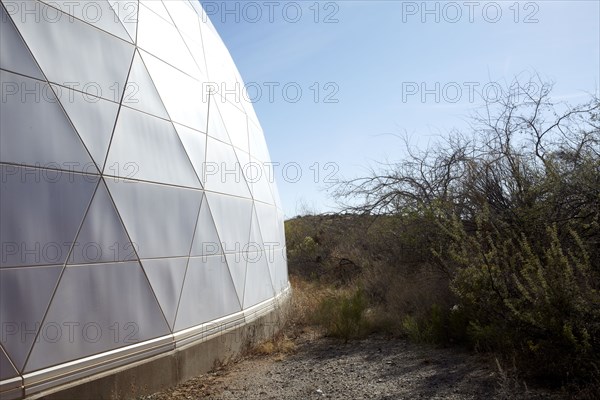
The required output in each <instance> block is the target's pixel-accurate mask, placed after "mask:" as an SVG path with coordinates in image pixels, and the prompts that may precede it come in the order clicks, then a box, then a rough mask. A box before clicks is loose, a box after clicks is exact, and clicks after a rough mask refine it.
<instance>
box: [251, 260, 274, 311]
mask: <svg viewBox="0 0 600 400" xmlns="http://www.w3.org/2000/svg"><path fill="white" fill-rule="evenodd" d="M246 258H247V259H248V262H247V264H246V284H245V290H244V308H248V307H251V306H253V305H255V304H258V303H260V302H261V301H265V300H267V299H270V298H271V297H273V295H274V292H273V284H272V283H271V273H270V271H269V265H268V261H267V256H266V253H265V252H253V253H248V254H247V255H246Z"/></svg>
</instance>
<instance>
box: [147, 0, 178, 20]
mask: <svg viewBox="0 0 600 400" xmlns="http://www.w3.org/2000/svg"><path fill="white" fill-rule="evenodd" d="M141 6H143V7H148V8H149V9H150V10H152V11H154V13H155V14H157V15H159V16H160V17H162V18H163V19H164V20H165V21H167V22H168V23H170V24H171V23H173V21H171V17H170V16H169V13H168V12H167V9H166V8H165V6H164V5H163V3H162V1H160V0H158V1H157V0H150V1H142V3H141Z"/></svg>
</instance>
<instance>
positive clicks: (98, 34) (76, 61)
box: [13, 3, 135, 101]
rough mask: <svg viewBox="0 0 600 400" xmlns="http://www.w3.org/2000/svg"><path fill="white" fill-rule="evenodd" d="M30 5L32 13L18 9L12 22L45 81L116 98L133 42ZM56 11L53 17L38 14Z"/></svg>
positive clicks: (123, 80) (118, 95) (45, 8)
mask: <svg viewBox="0 0 600 400" xmlns="http://www.w3.org/2000/svg"><path fill="white" fill-rule="evenodd" d="M34 7H35V9H36V12H34V13H27V12H25V11H22V12H21V13H20V15H19V17H20V18H15V19H14V20H13V21H14V22H15V26H16V27H17V29H18V30H19V32H20V33H21V35H22V36H23V39H24V40H25V42H26V43H27V45H28V46H29V48H30V49H31V53H32V54H33V56H34V57H35V59H36V60H37V62H38V64H39V65H40V68H41V69H42V71H44V73H45V75H46V77H47V78H48V80H49V81H50V82H53V83H56V84H59V85H62V86H70V85H73V86H75V87H74V88H75V89H77V90H82V91H84V92H86V93H89V94H91V95H98V96H101V97H104V98H106V99H109V100H115V101H118V100H119V99H120V98H121V94H122V93H123V87H124V86H125V80H126V79H127V74H128V71H129V67H130V65H131V60H132V59H133V51H134V49H135V47H134V46H133V44H131V43H129V42H126V41H124V40H122V39H119V38H118V37H115V36H112V35H107V34H106V32H103V31H101V30H99V29H97V28H95V27H93V26H91V25H89V24H87V23H85V22H83V21H80V20H78V19H74V18H70V17H69V16H67V15H65V14H61V13H60V11H56V10H53V9H52V8H50V7H49V6H48V5H46V4H43V3H36V4H35V6H34ZM57 14H58V16H57V17H55V18H53V19H50V18H41V17H40V16H45V15H57ZM57 43H60V46H58V45H57Z"/></svg>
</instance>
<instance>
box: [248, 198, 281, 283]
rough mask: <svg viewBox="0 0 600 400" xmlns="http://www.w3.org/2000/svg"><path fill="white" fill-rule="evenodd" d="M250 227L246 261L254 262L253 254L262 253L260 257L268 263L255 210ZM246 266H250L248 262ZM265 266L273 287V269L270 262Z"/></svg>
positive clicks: (254, 256) (254, 255)
mask: <svg viewBox="0 0 600 400" xmlns="http://www.w3.org/2000/svg"><path fill="white" fill-rule="evenodd" d="M250 226H251V227H250V242H249V246H248V251H247V258H248V260H255V258H256V257H258V256H257V255H256V254H255V253H257V252H262V253H263V254H262V256H263V257H267V261H269V258H268V256H267V253H266V251H267V249H266V248H265V245H264V243H263V240H262V235H261V233H260V226H259V225H258V218H257V217H256V210H255V209H253V210H252V224H251V225H250ZM248 265H249V266H251V265H250V262H249V263H248ZM267 265H268V267H269V274H270V276H271V283H272V284H273V286H275V268H274V266H273V264H272V263H270V262H268V263H267Z"/></svg>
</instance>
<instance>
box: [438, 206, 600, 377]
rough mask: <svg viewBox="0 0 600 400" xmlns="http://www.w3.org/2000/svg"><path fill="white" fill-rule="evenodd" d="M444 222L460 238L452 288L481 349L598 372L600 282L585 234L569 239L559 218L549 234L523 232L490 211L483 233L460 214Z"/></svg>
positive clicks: (582, 373)
mask: <svg viewBox="0 0 600 400" xmlns="http://www.w3.org/2000/svg"><path fill="white" fill-rule="evenodd" d="M444 226H445V229H447V227H448V226H450V227H451V229H454V230H455V232H454V235H453V236H454V237H455V239H459V240H454V241H453V242H452V245H451V246H450V252H449V254H450V255H451V258H452V259H453V261H454V262H456V263H457V273H456V277H455V278H454V280H453V281H452V285H451V287H452V289H453V291H454V293H455V294H456V296H457V297H458V298H459V299H460V301H461V304H462V305H463V306H464V307H465V310H467V314H468V316H469V319H470V321H469V329H468V334H469V338H470V339H471V341H472V343H473V344H474V345H475V346H476V347H478V348H480V349H486V350H502V351H504V352H506V351H507V350H509V351H511V352H514V353H516V354H518V355H519V360H520V361H521V362H522V366H524V367H526V368H527V370H528V371H531V372H533V373H535V374H537V375H544V376H546V377H550V376H554V377H562V378H564V379H567V378H570V377H578V378H579V379H583V378H591V377H594V376H596V377H597V376H598V375H597V374H598V372H599V371H598V359H599V357H600V292H599V291H598V284H599V283H600V281H599V280H598V275H597V274H595V273H594V272H593V269H592V264H591V260H590V256H589V254H588V252H587V250H586V246H585V245H584V244H583V242H582V240H581V239H580V238H579V235H578V234H577V233H575V232H574V231H573V230H570V231H569V235H570V237H569V236H568V237H566V238H565V239H564V240H561V239H560V238H559V233H558V228H557V226H556V225H555V224H552V225H549V226H546V233H545V235H542V236H538V237H535V238H529V237H526V236H525V235H520V236H518V235H516V234H510V233H506V232H502V231H501V230H500V229H498V228H495V227H491V225H490V224H489V219H488V217H487V214H485V213H484V217H483V218H480V219H479V222H478V227H479V229H478V233H477V234H476V235H467V234H466V233H465V231H464V228H463V227H462V225H461V224H460V223H459V222H457V220H456V219H455V220H454V221H453V222H448V223H446V224H445V225H444ZM486 226H488V228H487V229H486ZM504 229H507V228H506V227H505V228H504ZM536 249H537V250H536Z"/></svg>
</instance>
